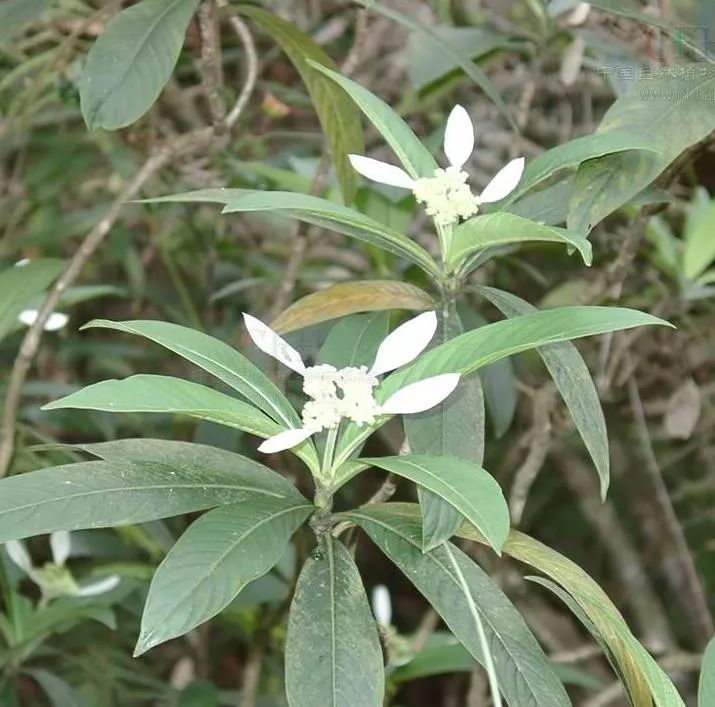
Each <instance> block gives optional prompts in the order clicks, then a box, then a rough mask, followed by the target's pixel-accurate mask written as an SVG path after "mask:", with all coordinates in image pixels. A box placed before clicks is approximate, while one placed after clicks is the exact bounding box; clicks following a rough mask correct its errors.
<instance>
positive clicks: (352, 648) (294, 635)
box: [285, 535, 385, 707]
mask: <svg viewBox="0 0 715 707" xmlns="http://www.w3.org/2000/svg"><path fill="white" fill-rule="evenodd" d="M285 661H286V694H287V697H288V704H289V705H290V707H316V706H317V705H330V707H382V704H383V700H384V679H385V678H384V668H383V659H382V650H381V649H380V642H379V640H378V635H377V628H376V626H375V620H374V619H373V617H372V613H371V611H370V606H369V604H368V601H367V597H366V596H365V590H364V589H363V586H362V581H361V580H360V574H359V573H358V569H357V567H356V566H355V563H354V562H353V559H352V557H351V556H350V553H349V552H348V551H347V549H346V548H345V546H344V545H343V544H342V543H341V542H339V541H338V540H335V539H333V538H332V537H331V536H330V535H326V536H325V537H324V538H323V540H322V541H321V543H320V544H319V545H318V547H317V548H316V549H315V550H314V551H313V554H312V555H311V556H310V557H309V558H308V560H306V563H305V565H304V567H303V570H302V571H301V573H300V577H299V578H298V584H297V585H296V588H295V595H294V597H293V603H292V605H291V608H290V614H289V617H288V637H287V641H286V658H285Z"/></svg>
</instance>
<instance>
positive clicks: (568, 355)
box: [474, 287, 610, 498]
mask: <svg viewBox="0 0 715 707" xmlns="http://www.w3.org/2000/svg"><path fill="white" fill-rule="evenodd" d="M474 289H475V291H476V292H478V293H479V294H480V295H482V296H483V297H485V298H486V299H488V300H489V301H490V302H491V303H492V304H493V305H494V306H495V307H497V309H499V310H500V311H501V313H502V314H504V316H506V317H510V318H511V317H518V316H520V315H523V314H530V313H533V312H536V311H538V310H537V309H536V307H533V306H532V305H530V304H529V303H528V302H526V301H524V300H523V299H521V298H519V297H517V296H516V295H512V294H510V293H509V292H504V291H503V290H497V289H494V288H493V287H475V288H474ZM537 350H538V352H539V356H541V359H542V360H543V362H544V365H545V366H546V368H547V370H548V372H549V375H550V376H551V378H552V379H553V381H554V383H555V384H556V387H557V388H558V390H559V392H560V393H561V397H562V398H563V399H564V402H565V403H566V407H567V408H568V409H569V412H570V413H571V417H572V418H573V421H574V425H575V426H576V429H577V430H578V432H579V434H580V435H581V438H582V439H583V443H584V444H585V445H586V449H587V450H588V453H589V454H590V455H591V459H593V463H594V464H595V466H596V470H597V471H598V476H599V479H600V483H601V498H605V497H606V492H607V491H608V484H609V479H610V460H609V455H608V432H607V430H606V420H605V418H604V416H603V410H602V409H601V401H600V399H599V397H598V391H597V390H596V386H595V385H594V383H593V379H592V378H591V374H590V372H589V370H588V367H587V366H586V363H585V362H584V360H583V357H582V356H581V354H580V353H579V352H578V349H577V348H576V347H575V346H574V345H573V344H571V343H569V342H561V343H558V344H550V345H548V346H543V347H539V348H538V349H537Z"/></svg>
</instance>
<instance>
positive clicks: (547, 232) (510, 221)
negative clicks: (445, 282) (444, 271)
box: [448, 211, 592, 268]
mask: <svg viewBox="0 0 715 707" xmlns="http://www.w3.org/2000/svg"><path fill="white" fill-rule="evenodd" d="M530 242H538V243H561V244H563V245H567V246H570V247H573V248H576V249H577V250H578V251H579V253H580V254H581V257H582V258H583V262H584V263H585V264H586V265H590V264H591V260H592V253H591V244H590V243H589V242H588V241H587V240H586V239H585V238H584V237H583V236H581V235H580V234H578V233H575V232H573V231H569V230H567V229H565V228H559V227H558V226H546V225H544V224H540V223H536V222H535V221H530V220H529V219H527V218H523V217H522V216H517V215H516V214H511V213H508V212H507V211H499V212H497V213H493V214H484V215H481V216H475V217H474V218H470V219H469V220H468V221H465V222H464V223H461V224H459V226H457V227H456V228H455V229H454V231H453V232H452V240H451V245H450V248H449V253H448V264H449V265H450V266H451V267H454V268H458V267H460V266H461V265H462V264H463V263H464V261H465V260H467V258H469V257H470V256H471V255H473V254H474V253H476V252H477V251H480V250H485V249H486V248H493V247H495V246H503V245H508V244H510V243H530Z"/></svg>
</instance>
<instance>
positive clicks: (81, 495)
mask: <svg viewBox="0 0 715 707" xmlns="http://www.w3.org/2000/svg"><path fill="white" fill-rule="evenodd" d="M199 488H200V489H203V490H207V489H232V490H234V491H247V492H251V493H257V494H263V495H264V496H272V497H274V498H288V497H287V496H284V495H282V494H280V493H278V492H275V491H268V490H267V489H262V488H260V487H253V486H236V485H233V484H206V483H200V482H196V483H195V484H171V485H164V484H151V485H148V486H117V487H115V488H103V489H93V490H92V491H85V492H82V493H76V494H72V495H67V496H59V497H56V498H52V499H45V500H43V501H37V502H35V503H26V504H24V505H22V506H15V507H13V508H10V509H8V510H0V519H1V518H2V517H3V516H6V515H9V514H11V513H16V512H18V511H23V510H26V509H28V508H40V507H42V506H46V505H48V504H51V503H62V502H66V501H74V500H76V499H80V498H88V497H90V496H95V495H98V494H104V493H114V492H119V491H125V492H127V493H131V492H134V491H159V490H162V491H164V490H169V489H181V490H183V489H199ZM217 505H223V504H221V503H219V504H217Z"/></svg>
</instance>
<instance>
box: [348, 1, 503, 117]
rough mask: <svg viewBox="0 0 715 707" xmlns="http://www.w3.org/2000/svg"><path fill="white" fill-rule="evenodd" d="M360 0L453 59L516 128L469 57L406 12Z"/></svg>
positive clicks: (498, 97)
mask: <svg viewBox="0 0 715 707" xmlns="http://www.w3.org/2000/svg"><path fill="white" fill-rule="evenodd" d="M360 1H361V3H362V4H363V5H365V6H367V7H370V8H371V9H372V10H374V11H375V12H378V13H380V14H381V15H384V16H385V17H389V18H390V19H391V20H394V21H395V22H397V23H398V24H401V25H402V26H403V27H406V28H407V29H408V30H410V31H411V32H415V33H416V34H417V35H418V36H419V37H420V38H421V39H422V40H423V41H424V42H426V43H428V44H429V45H430V47H431V48H432V50H433V51H434V52H437V53H439V54H444V56H445V57H446V58H448V59H449V60H451V61H453V62H454V63H455V64H456V65H457V66H459V67H460V68H461V69H462V70H463V71H464V73H465V74H466V75H467V76H469V78H470V79H472V81H474V83H476V84H477V86H479V88H481V89H482V91H484V93H486V94H487V96H489V98H490V99H491V100H492V101H493V102H494V104H495V105H496V106H497V108H499V110H500V111H501V112H502V114H503V115H504V116H506V118H507V119H508V120H509V122H510V123H511V124H512V125H513V126H514V127H515V128H516V123H514V120H513V118H512V116H511V114H510V113H509V110H508V109H507V107H506V104H505V103H504V100H503V99H502V97H501V96H500V95H499V92H498V91H497V90H496V88H495V87H494V85H493V84H492V82H491V81H490V80H489V78H488V77H487V75H486V74H485V73H484V72H483V71H482V70H481V69H480V68H479V67H478V66H477V64H475V63H474V62H473V61H472V58H471V57H468V56H464V55H462V54H460V53H459V52H457V51H455V50H454V49H453V48H452V46H451V45H450V44H449V42H446V41H445V40H444V39H443V38H442V37H441V36H440V35H439V34H438V33H437V32H435V31H434V30H433V29H432V28H431V27H428V26H427V25H423V24H421V23H420V22H416V21H415V20H413V19H412V18H411V17H410V16H409V15H408V14H403V13H401V12H399V11H397V10H394V9H393V8H391V7H388V6H387V5H385V4H383V3H381V2H373V1H372V0H360Z"/></svg>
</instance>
